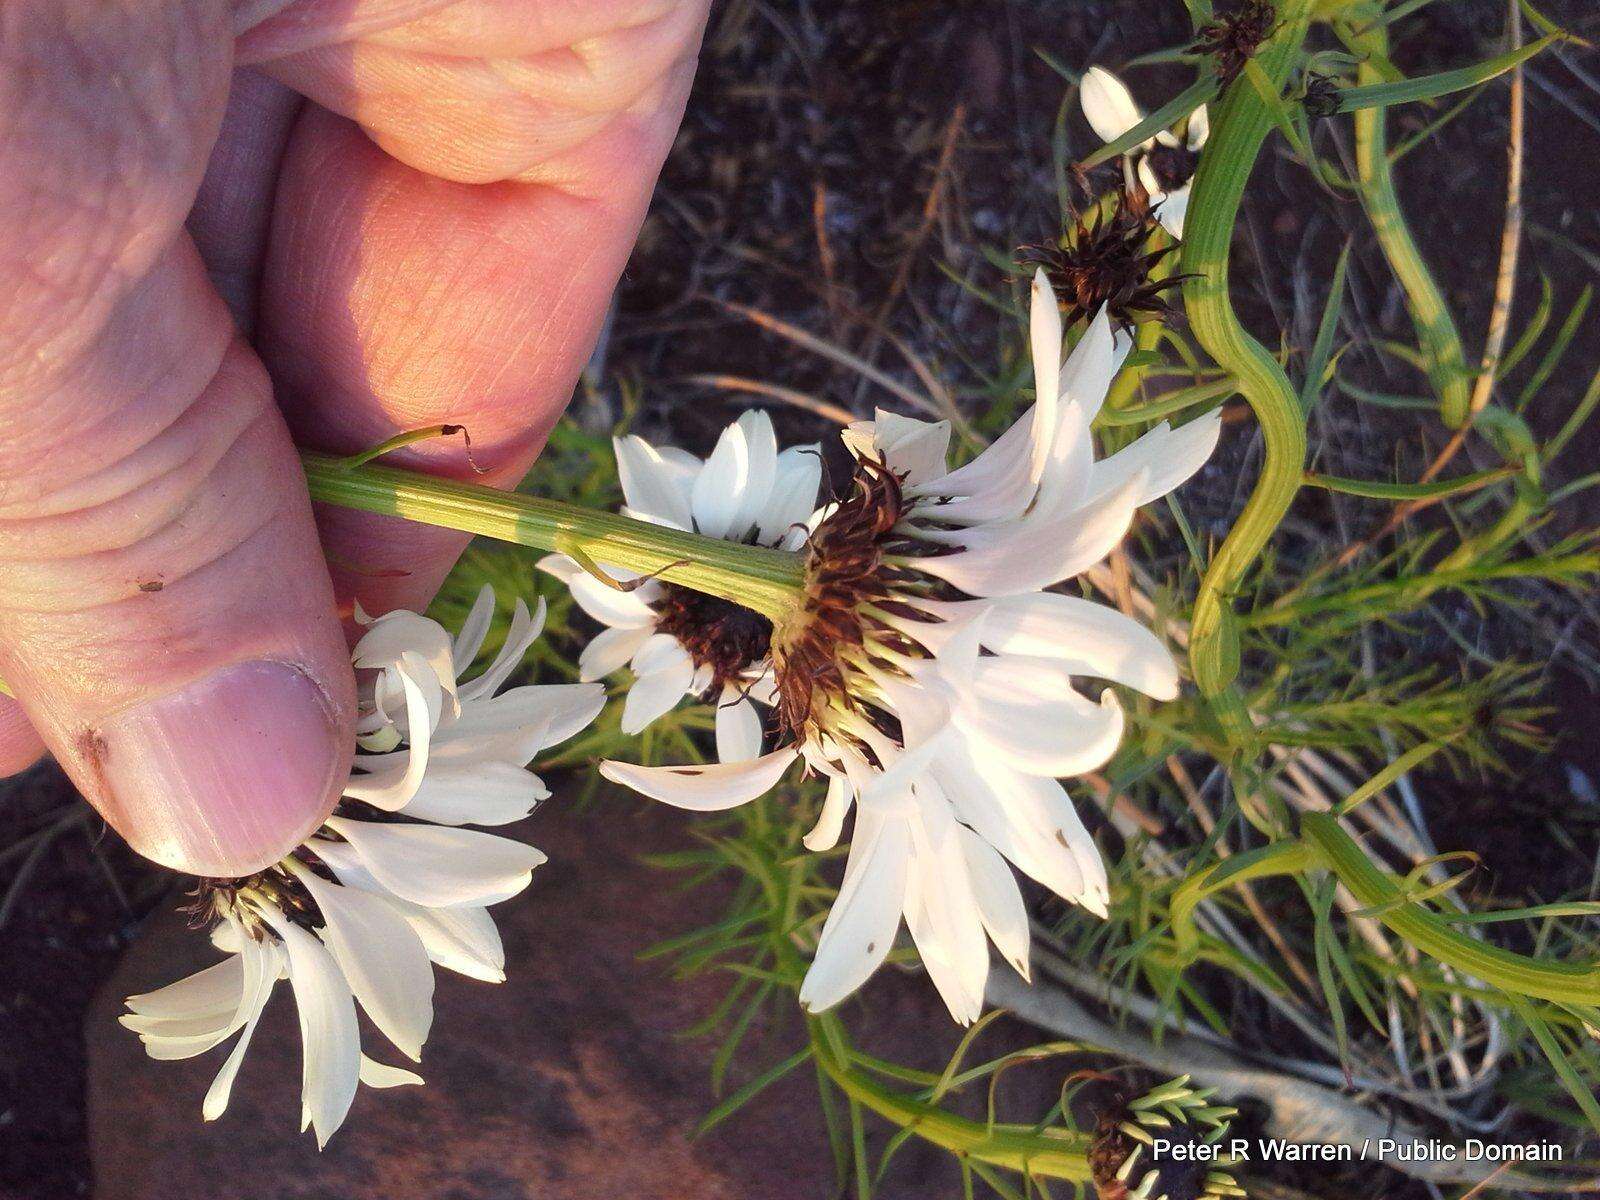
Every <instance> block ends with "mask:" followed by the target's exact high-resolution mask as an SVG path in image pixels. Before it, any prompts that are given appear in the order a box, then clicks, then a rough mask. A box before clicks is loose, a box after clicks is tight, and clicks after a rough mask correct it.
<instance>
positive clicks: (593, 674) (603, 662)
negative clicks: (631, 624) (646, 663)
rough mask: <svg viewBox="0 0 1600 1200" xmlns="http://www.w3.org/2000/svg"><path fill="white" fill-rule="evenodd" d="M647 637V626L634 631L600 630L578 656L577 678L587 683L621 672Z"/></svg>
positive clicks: (649, 628) (648, 627)
mask: <svg viewBox="0 0 1600 1200" xmlns="http://www.w3.org/2000/svg"><path fill="white" fill-rule="evenodd" d="M649 636H651V627H650V626H649V625H640V626H638V627H637V628H634V629H602V630H601V631H600V632H599V633H597V634H596V635H595V636H594V638H593V640H591V641H590V643H589V644H588V645H587V646H585V647H584V648H583V653H582V654H580V655H578V678H579V679H582V680H583V681H584V682H586V683H587V682H589V681H591V680H595V679H604V678H605V677H606V676H607V675H609V674H611V672H613V671H617V670H621V669H622V667H624V666H625V665H627V662H628V660H629V659H630V658H632V657H633V656H634V654H635V653H636V652H637V651H638V649H639V647H640V646H642V645H644V640H645V639H646V638H647V637H649Z"/></svg>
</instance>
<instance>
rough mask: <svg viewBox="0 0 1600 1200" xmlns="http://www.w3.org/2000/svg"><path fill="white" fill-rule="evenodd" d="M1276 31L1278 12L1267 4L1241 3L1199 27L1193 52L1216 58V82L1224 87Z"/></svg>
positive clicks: (1262, 1) (1260, 0)
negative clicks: (1196, 51) (1217, 80)
mask: <svg viewBox="0 0 1600 1200" xmlns="http://www.w3.org/2000/svg"><path fill="white" fill-rule="evenodd" d="M1277 28H1278V10H1277V9H1276V8H1274V7H1273V6H1272V5H1271V4H1269V3H1268V2H1267V0H1243V3H1241V4H1239V5H1237V6H1236V7H1234V8H1233V9H1232V10H1230V11H1228V12H1225V13H1219V14H1218V15H1217V18H1216V20H1214V21H1211V22H1209V23H1208V24H1205V25H1202V26H1201V27H1200V36H1199V37H1198V38H1196V39H1195V43H1194V48H1195V49H1196V50H1198V51H1200V53H1202V54H1210V55H1213V56H1214V57H1215V60H1216V68H1217V78H1218V79H1219V80H1221V82H1222V86H1223V87H1227V86H1228V84H1230V83H1232V82H1233V81H1234V80H1235V79H1237V78H1238V77H1239V72H1240V71H1242V70H1244V64H1245V63H1247V62H1249V61H1250V59H1251V57H1252V56H1253V55H1254V54H1255V52H1256V49H1257V48H1258V47H1259V46H1260V45H1261V43H1262V42H1264V41H1266V40H1267V39H1268V38H1269V37H1271V36H1272V35H1273V33H1274V31H1276V29H1277Z"/></svg>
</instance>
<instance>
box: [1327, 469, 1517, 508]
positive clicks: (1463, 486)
mask: <svg viewBox="0 0 1600 1200" xmlns="http://www.w3.org/2000/svg"><path fill="white" fill-rule="evenodd" d="M1513 473H1514V468H1512V467H1496V468H1494V469H1493V470H1491V471H1474V472H1472V473H1471V474H1470V475H1458V476H1457V477H1456V478H1454V479H1435V480H1433V481H1432V482H1430V483H1385V482H1383V481H1382V480H1377V479H1343V478H1341V477H1339V476H1337V475H1318V474H1315V473H1314V472H1310V471H1307V472H1306V477H1305V483H1306V486H1307V487H1316V488H1323V489H1324V490H1326V491H1330V492H1339V493H1342V494H1343V495H1346V496H1360V497H1362V498H1363V499H1366V500H1437V499H1438V498H1440V497H1441V496H1455V495H1460V494H1464V493H1466V492H1474V491H1477V490H1478V489H1479V488H1481V487H1486V486H1488V485H1489V484H1491V483H1494V482H1496V481H1498V480H1501V479H1505V478H1506V477H1508V476H1509V475H1511V474H1513Z"/></svg>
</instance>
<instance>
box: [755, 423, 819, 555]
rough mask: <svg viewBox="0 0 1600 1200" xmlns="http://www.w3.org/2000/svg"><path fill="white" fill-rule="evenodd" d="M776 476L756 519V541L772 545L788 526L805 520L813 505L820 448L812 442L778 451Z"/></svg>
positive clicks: (789, 527)
mask: <svg viewBox="0 0 1600 1200" xmlns="http://www.w3.org/2000/svg"><path fill="white" fill-rule="evenodd" d="M776 469H777V479H776V480H775V481H774V483H773V485H772V494H771V495H770V496H768V497H767V506H766V508H765V509H764V510H763V511H762V513H761V517H760V519H759V520H758V521H757V522H756V541H758V542H760V543H761V544H762V545H763V546H775V545H777V544H778V542H779V540H780V539H782V538H783V536H784V535H785V534H787V533H788V532H789V531H790V530H791V529H793V528H794V527H795V526H797V525H803V524H805V520H806V518H807V517H809V516H810V515H811V513H812V512H813V510H815V508H816V507H817V488H818V487H820V486H821V484H822V451H821V448H820V447H819V446H817V445H815V444H813V445H810V446H791V447H790V448H789V449H787V450H785V451H784V452H783V453H782V454H780V455H778V461H777V468H776Z"/></svg>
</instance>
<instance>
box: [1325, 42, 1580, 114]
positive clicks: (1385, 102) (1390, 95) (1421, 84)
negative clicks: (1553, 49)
mask: <svg viewBox="0 0 1600 1200" xmlns="http://www.w3.org/2000/svg"><path fill="white" fill-rule="evenodd" d="M1564 40H1565V36H1564V35H1562V34H1556V33H1552V34H1547V35H1546V36H1544V37H1542V38H1540V39H1539V40H1538V41H1536V42H1529V43H1528V44H1527V45H1526V46H1520V47H1518V48H1517V49H1515V50H1512V51H1509V52H1508V53H1506V54H1498V55H1496V56H1495V57H1494V58H1491V59H1487V60H1486V61H1484V62H1481V63H1474V64H1473V65H1472V66H1470V67H1459V68H1457V69H1456V70H1454V71H1440V72H1439V73H1438V74H1436V75H1418V76H1417V77H1416V78H1414V79H1402V80H1399V81H1397V82H1394V83H1369V84H1364V85H1362V86H1359V87H1350V88H1343V89H1341V90H1340V91H1339V93H1338V95H1339V110H1338V111H1340V112H1355V111H1356V110H1358V109H1362V108H1388V107H1389V106H1391V105H1395V104H1410V103H1412V102H1414V101H1417V100H1432V99H1434V98H1435V97H1437V96H1448V95H1450V94H1451V93H1452V92H1459V91H1462V90H1464V89H1466V88H1470V87H1477V86H1478V85H1479V84H1480V83H1487V82H1488V81H1489V80H1491V79H1493V78H1495V77H1496V76H1499V75H1504V74H1505V73H1506V72H1507V71H1509V70H1511V69H1512V68H1513V67H1516V66H1518V65H1520V64H1522V63H1524V62H1527V61H1528V59H1530V58H1532V57H1533V56H1534V55H1535V54H1538V53H1539V52H1540V51H1542V50H1544V49H1545V48H1546V47H1548V46H1550V45H1552V44H1554V43H1555V42H1559V41H1564Z"/></svg>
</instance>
